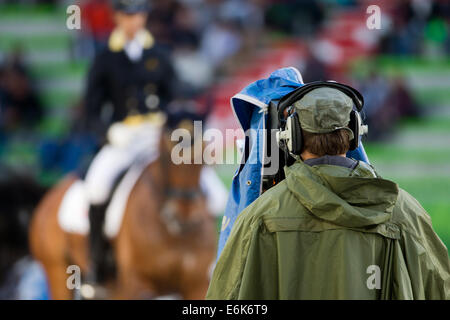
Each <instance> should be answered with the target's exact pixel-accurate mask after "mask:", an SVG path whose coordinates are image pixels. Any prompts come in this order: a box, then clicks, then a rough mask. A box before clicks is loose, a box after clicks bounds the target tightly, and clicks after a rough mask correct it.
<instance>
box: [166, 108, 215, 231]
mask: <svg viewBox="0 0 450 320" xmlns="http://www.w3.org/2000/svg"><path fill="white" fill-rule="evenodd" d="M205 118H206V113H196V112H192V111H189V110H188V109H183V110H179V111H177V112H172V113H169V115H168V119H167V122H166V125H165V128H164V130H163V134H162V139H161V146H160V160H161V168H162V174H163V175H164V177H163V181H165V185H164V186H162V188H163V190H162V191H163V193H164V198H165V201H164V205H163V208H162V210H161V217H162V218H163V220H164V222H165V223H166V225H167V228H168V231H169V232H170V233H171V234H173V235H175V234H185V233H189V232H195V231H196V230H198V228H199V227H201V225H202V223H203V222H204V221H205V219H209V218H210V217H211V215H210V213H209V212H208V210H207V205H206V199H205V196H204V194H203V192H202V190H201V187H200V176H201V172H202V166H203V165H202V153H203V139H202V137H203V132H202V124H203V122H204V120H205Z"/></svg>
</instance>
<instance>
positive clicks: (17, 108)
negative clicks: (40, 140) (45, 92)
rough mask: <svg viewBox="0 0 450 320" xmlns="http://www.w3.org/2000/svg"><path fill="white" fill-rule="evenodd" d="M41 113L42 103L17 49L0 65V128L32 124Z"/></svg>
mask: <svg viewBox="0 0 450 320" xmlns="http://www.w3.org/2000/svg"><path fill="white" fill-rule="evenodd" d="M42 114H43V110H42V105H41V103H40V102H39V99H38V97H37V94H36V91H35V90H34V88H33V85H32V81H31V79H30V77H29V75H28V72H27V70H26V68H25V65H24V64H23V62H22V56H21V52H20V49H17V50H16V51H14V52H13V53H12V54H11V55H10V57H9V58H7V61H6V63H5V65H4V66H2V67H0V129H1V130H4V131H13V130H15V129H19V128H21V127H22V128H24V127H27V126H33V125H35V124H37V123H38V122H39V120H40V119H41V117H42Z"/></svg>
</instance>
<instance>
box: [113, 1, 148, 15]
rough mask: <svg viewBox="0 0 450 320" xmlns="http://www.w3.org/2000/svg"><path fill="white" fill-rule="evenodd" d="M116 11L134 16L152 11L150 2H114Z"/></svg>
mask: <svg viewBox="0 0 450 320" xmlns="http://www.w3.org/2000/svg"><path fill="white" fill-rule="evenodd" d="M113 7H114V10H117V11H121V12H125V13H128V14H134V13H138V12H147V11H149V10H150V4H149V0H113Z"/></svg>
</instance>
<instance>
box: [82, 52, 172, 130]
mask: <svg viewBox="0 0 450 320" xmlns="http://www.w3.org/2000/svg"><path fill="white" fill-rule="evenodd" d="M175 83H176V76H175V72H174V70H173V67H172V64H171V61H170V58H169V54H168V51H167V50H165V49H163V48H161V47H158V46H157V45H153V46H152V47H151V48H149V49H144V50H143V53H142V57H141V59H140V60H138V61H136V62H133V61H131V60H130V59H129V57H128V56H127V54H126V53H125V51H124V50H120V51H118V52H117V51H114V52H113V51H111V50H110V49H109V48H105V49H104V50H103V51H102V52H100V53H99V54H98V55H97V56H96V58H95V60H94V62H93V64H92V66H91V69H90V71H89V76H88V81H87V88H86V94H85V99H84V106H85V112H84V113H85V114H84V116H85V117H86V119H85V120H86V123H85V125H86V127H87V128H86V129H88V130H89V131H91V132H95V133H96V134H98V135H99V138H100V139H103V138H104V134H105V130H106V128H107V127H108V126H109V125H110V124H111V123H113V122H116V121H121V120H123V119H125V118H126V117H127V116H128V115H135V114H143V113H148V112H151V111H156V110H158V109H159V110H161V109H162V110H164V108H165V106H166V105H167V103H168V102H170V100H171V99H173V94H172V93H173V91H174V90H172V88H173V86H174V85H175ZM108 103H110V104H111V105H112V108H111V109H112V110H111V109H110V116H109V117H106V118H107V119H108V120H107V123H105V121H104V118H105V117H104V114H105V112H103V113H102V108H103V107H104V106H105V105H107V104H108ZM102 114H103V117H102Z"/></svg>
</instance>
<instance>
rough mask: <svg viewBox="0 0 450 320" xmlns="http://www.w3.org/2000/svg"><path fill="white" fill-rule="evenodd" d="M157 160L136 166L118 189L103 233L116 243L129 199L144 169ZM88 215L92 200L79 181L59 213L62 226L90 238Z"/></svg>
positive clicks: (133, 166) (65, 196) (75, 183)
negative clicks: (115, 239) (90, 200)
mask: <svg viewBox="0 0 450 320" xmlns="http://www.w3.org/2000/svg"><path fill="white" fill-rule="evenodd" d="M156 158H157V154H155V155H154V156H153V157H151V158H149V159H146V160H147V161H145V162H140V163H136V164H134V165H132V166H131V168H130V169H129V170H128V171H127V173H126V174H125V176H124V177H123V178H122V180H121V181H120V183H119V185H118V186H117V188H116V189H115V191H114V194H113V196H112V198H111V202H110V203H109V205H108V207H107V209H106V215H105V224H104V229H103V230H104V233H105V235H106V236H107V237H108V238H110V239H113V238H114V237H115V236H116V235H117V234H118V233H119V230H120V227H121V225H122V219H123V215H124V213H125V209H126V205H127V202H128V197H129V195H130V193H131V191H132V190H133V187H134V186H135V184H136V182H137V181H138V179H139V177H140V176H141V175H142V172H143V171H144V169H145V168H146V167H147V165H149V164H150V163H152V162H153V161H155V160H156ZM88 212H89V200H88V197H87V194H86V189H85V187H84V183H83V181H81V180H77V181H76V182H74V183H73V184H72V186H70V188H69V189H68V190H67V191H66V194H65V195H64V198H63V200H62V202H61V205H60V207H59V211H58V222H59V225H60V227H61V228H62V229H63V230H64V231H66V232H68V233H76V234H80V235H87V234H88V233H89V217H88Z"/></svg>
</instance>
